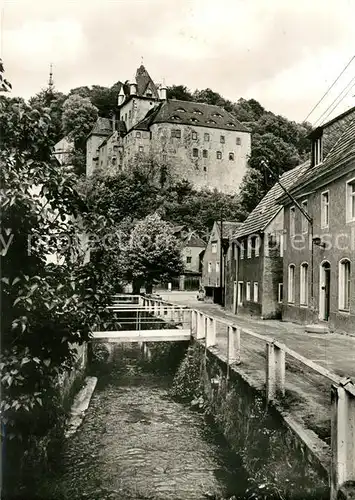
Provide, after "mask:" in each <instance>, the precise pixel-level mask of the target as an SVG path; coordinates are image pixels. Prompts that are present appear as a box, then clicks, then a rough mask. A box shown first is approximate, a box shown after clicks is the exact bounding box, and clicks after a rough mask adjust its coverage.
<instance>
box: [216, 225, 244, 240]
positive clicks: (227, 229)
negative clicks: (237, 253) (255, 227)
mask: <svg viewBox="0 0 355 500" xmlns="http://www.w3.org/2000/svg"><path fill="white" fill-rule="evenodd" d="M242 225H243V222H232V221H223V222H222V229H223V234H222V238H223V239H224V240H225V239H226V240H227V239H229V238H232V237H233V236H234V233H235V232H236V231H237V230H238V229H239V228H240V227H241V226H242ZM216 226H217V229H218V234H219V236H221V223H220V222H216Z"/></svg>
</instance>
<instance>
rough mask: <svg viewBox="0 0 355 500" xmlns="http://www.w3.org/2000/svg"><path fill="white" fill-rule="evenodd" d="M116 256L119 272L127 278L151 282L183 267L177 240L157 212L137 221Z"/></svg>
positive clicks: (165, 277) (167, 276)
mask: <svg viewBox="0 0 355 500" xmlns="http://www.w3.org/2000/svg"><path fill="white" fill-rule="evenodd" d="M118 259H119V269H120V271H121V273H120V274H121V276H122V277H123V279H124V280H126V281H128V282H136V283H142V284H143V283H145V284H146V285H153V284H155V283H158V282H160V281H168V280H169V279H170V278H171V277H173V276H178V275H179V274H181V273H182V271H183V263H182V261H181V249H180V244H179V242H178V240H177V239H176V238H175V236H174V234H173V232H172V228H171V226H170V225H169V224H168V223H166V222H165V221H163V220H162V219H161V218H160V217H159V215H157V214H153V215H148V216H147V217H145V219H143V220H141V221H138V222H137V223H136V225H135V226H134V228H133V229H132V231H131V233H130V237H129V240H128V242H127V244H126V245H124V247H123V248H122V250H121V252H120V254H119V257H118Z"/></svg>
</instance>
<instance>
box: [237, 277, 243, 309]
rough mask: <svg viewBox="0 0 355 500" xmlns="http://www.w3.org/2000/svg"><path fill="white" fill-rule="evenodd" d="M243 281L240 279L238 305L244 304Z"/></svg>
mask: <svg viewBox="0 0 355 500" xmlns="http://www.w3.org/2000/svg"><path fill="white" fill-rule="evenodd" d="M243 284H244V283H243V281H238V305H239V306H242V305H243Z"/></svg>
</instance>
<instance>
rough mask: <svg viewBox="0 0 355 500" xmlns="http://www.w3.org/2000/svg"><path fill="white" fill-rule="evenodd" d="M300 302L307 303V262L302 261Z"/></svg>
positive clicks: (304, 304) (302, 304) (303, 304)
mask: <svg viewBox="0 0 355 500" xmlns="http://www.w3.org/2000/svg"><path fill="white" fill-rule="evenodd" d="M300 304H301V306H306V305H307V304H308V264H307V263H306V262H304V263H303V264H301V269H300Z"/></svg>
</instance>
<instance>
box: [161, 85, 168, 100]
mask: <svg viewBox="0 0 355 500" xmlns="http://www.w3.org/2000/svg"><path fill="white" fill-rule="evenodd" d="M166 99H167V94H166V87H165V85H163V86H162V87H161V88H160V100H161V101H166Z"/></svg>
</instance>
